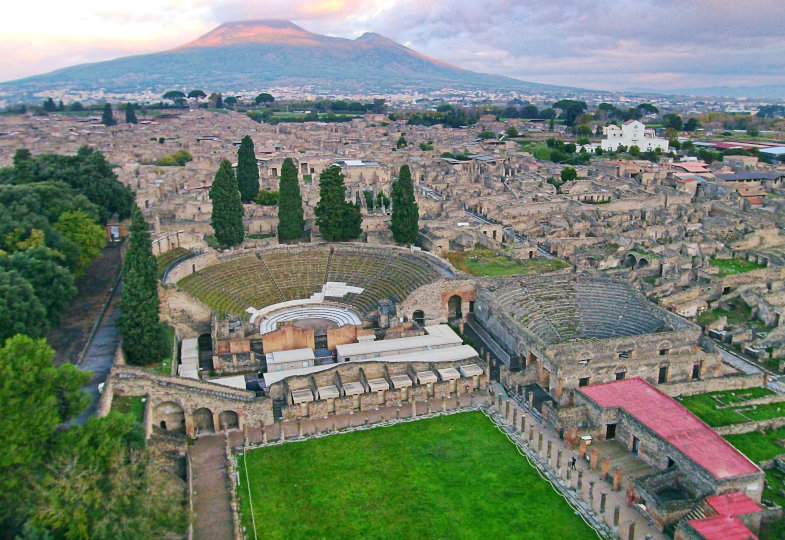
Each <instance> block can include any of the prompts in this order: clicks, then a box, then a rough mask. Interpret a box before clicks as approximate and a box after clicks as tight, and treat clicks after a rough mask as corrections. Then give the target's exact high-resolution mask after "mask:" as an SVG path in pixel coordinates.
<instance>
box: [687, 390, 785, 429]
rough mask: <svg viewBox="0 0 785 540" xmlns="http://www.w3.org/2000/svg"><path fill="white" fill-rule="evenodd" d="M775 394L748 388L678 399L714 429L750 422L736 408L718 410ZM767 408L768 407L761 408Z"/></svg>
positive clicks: (769, 391)
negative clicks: (732, 404) (725, 406)
mask: <svg viewBox="0 0 785 540" xmlns="http://www.w3.org/2000/svg"><path fill="white" fill-rule="evenodd" d="M771 394H773V392H772V391H771V390H768V389H766V388H748V389H746V390H723V391H720V392H708V393H706V394H697V395H695V396H685V397H680V398H677V399H678V401H679V402H681V404H682V405H684V406H685V407H687V409H688V410H689V411H690V412H691V413H692V414H694V415H695V416H697V417H698V418H700V419H701V420H703V421H704V422H706V423H707V424H709V425H710V426H712V427H719V426H729V425H731V424H740V423H742V422H747V421H749V420H748V419H747V418H746V417H745V415H743V414H740V413H739V412H737V411H736V410H735V408H727V409H718V407H722V406H724V405H729V404H731V403H739V404H742V403H743V402H745V401H747V400H750V399H756V398H759V397H764V396H768V395H771ZM761 407H766V406H761Z"/></svg>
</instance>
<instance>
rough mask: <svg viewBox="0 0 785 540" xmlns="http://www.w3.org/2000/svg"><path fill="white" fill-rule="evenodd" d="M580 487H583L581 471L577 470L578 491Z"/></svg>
mask: <svg viewBox="0 0 785 540" xmlns="http://www.w3.org/2000/svg"><path fill="white" fill-rule="evenodd" d="M582 487H583V471H582V470H579V471H578V491H580V490H581V488H582Z"/></svg>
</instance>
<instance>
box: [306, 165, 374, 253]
mask: <svg viewBox="0 0 785 540" xmlns="http://www.w3.org/2000/svg"><path fill="white" fill-rule="evenodd" d="M319 197H320V198H319V203H318V204H317V205H316V224H317V225H318V226H319V231H321V233H322V236H323V237H324V239H325V240H327V241H328V242H345V241H347V240H355V239H357V238H359V237H360V234H362V228H361V224H362V219H363V218H362V214H361V213H360V207H359V206H358V205H356V204H352V203H350V202H347V201H346V186H344V184H343V173H342V172H341V168H340V167H339V166H338V165H331V166H330V167H327V168H326V169H325V170H324V171H322V174H321V175H320V176H319Z"/></svg>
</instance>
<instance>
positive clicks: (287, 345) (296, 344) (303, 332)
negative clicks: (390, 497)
mask: <svg viewBox="0 0 785 540" xmlns="http://www.w3.org/2000/svg"><path fill="white" fill-rule="evenodd" d="M262 344H263V347H264V352H265V354H267V353H271V352H278V351H290V350H292V349H313V348H314V347H315V345H314V333H313V328H298V327H296V326H293V325H291V324H285V325H282V326H281V327H280V328H278V330H275V331H273V332H268V333H266V334H264V335H263V336H262Z"/></svg>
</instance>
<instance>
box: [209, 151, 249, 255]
mask: <svg viewBox="0 0 785 540" xmlns="http://www.w3.org/2000/svg"><path fill="white" fill-rule="evenodd" d="M210 199H211V200H212V201H213V214H212V219H211V220H210V222H211V224H212V226H213V230H214V231H215V239H216V240H218V243H219V244H220V245H221V247H224V248H226V247H232V246H236V245H237V244H239V243H241V242H242V241H243V236H245V233H244V231H243V204H242V202H240V192H239V191H238V189H237V178H235V176H234V171H233V170H232V164H231V163H229V162H228V161H227V160H225V159H224V160H222V161H221V165H220V166H219V167H218V172H217V173H215V180H213V186H212V187H211V188H210Z"/></svg>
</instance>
